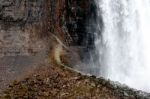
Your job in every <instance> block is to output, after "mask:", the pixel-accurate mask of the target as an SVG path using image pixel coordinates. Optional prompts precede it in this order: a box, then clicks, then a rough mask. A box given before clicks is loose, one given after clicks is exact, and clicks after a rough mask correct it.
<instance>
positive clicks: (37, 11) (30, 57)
mask: <svg viewBox="0 0 150 99" xmlns="http://www.w3.org/2000/svg"><path fill="white" fill-rule="evenodd" d="M93 2H94V1H93V0H86V1H85V0H81V1H78V0H0V68H1V69H0V75H1V76H0V85H3V84H7V83H6V82H8V81H10V80H12V79H14V78H15V77H17V76H18V75H21V74H23V73H24V72H23V71H24V70H26V69H27V70H28V69H31V66H32V65H33V64H38V63H39V62H41V61H42V60H44V59H46V58H47V56H48V55H49V56H50V57H51V56H53V55H52V54H51V50H53V49H54V50H55V47H56V46H55V45H60V46H62V49H63V50H65V51H64V52H65V54H68V52H67V51H68V50H69V51H70V50H71V51H70V53H71V52H76V54H78V55H77V56H79V57H78V58H79V59H78V60H80V57H81V56H83V54H81V53H82V52H84V51H83V50H85V49H87V48H88V49H89V48H92V47H93V40H94V35H93V34H92V33H91V32H87V29H90V30H92V29H93V28H94V25H93V24H92V23H91V20H90V19H91V18H92V17H95V13H96V12H94V10H93V9H95V8H94V7H95V5H94V3H93ZM87 24H89V25H87ZM60 43H61V44H60ZM75 49H77V50H75ZM87 52H88V51H87ZM48 53H50V54H48ZM66 56H67V55H64V56H63V60H64V59H67V63H68V61H70V60H68V58H64V57H66ZM67 57H68V56H67ZM72 58H77V57H72ZM73 60H74V59H72V60H71V61H73ZM75 62H77V60H76V61H75Z"/></svg>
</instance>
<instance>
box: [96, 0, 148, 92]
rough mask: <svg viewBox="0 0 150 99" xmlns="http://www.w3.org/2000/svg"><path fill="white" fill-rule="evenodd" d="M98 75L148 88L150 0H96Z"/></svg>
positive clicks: (131, 85)
mask: <svg viewBox="0 0 150 99" xmlns="http://www.w3.org/2000/svg"><path fill="white" fill-rule="evenodd" d="M96 4H97V6H98V9H97V15H98V17H102V20H103V25H104V26H103V31H102V32H99V31H101V28H100V25H101V24H102V23H100V22H101V21H100V22H99V21H97V22H99V23H97V32H96V37H97V38H96V40H95V46H96V50H97V52H98V56H99V59H98V64H96V65H97V67H99V73H98V74H97V75H100V76H103V77H105V78H108V79H111V80H114V81H119V82H121V83H125V84H127V85H128V86H130V87H132V88H136V89H139V90H143V91H147V92H150V0H96Z"/></svg>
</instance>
